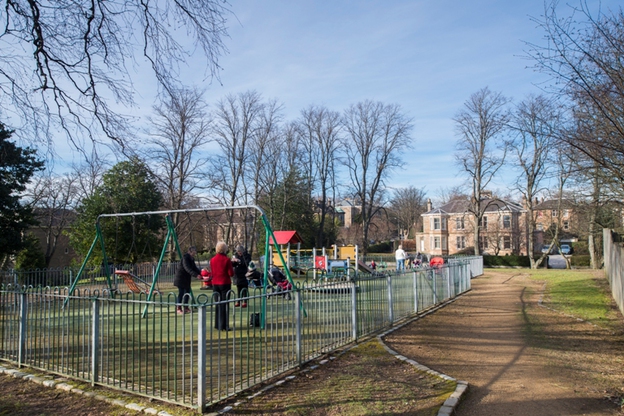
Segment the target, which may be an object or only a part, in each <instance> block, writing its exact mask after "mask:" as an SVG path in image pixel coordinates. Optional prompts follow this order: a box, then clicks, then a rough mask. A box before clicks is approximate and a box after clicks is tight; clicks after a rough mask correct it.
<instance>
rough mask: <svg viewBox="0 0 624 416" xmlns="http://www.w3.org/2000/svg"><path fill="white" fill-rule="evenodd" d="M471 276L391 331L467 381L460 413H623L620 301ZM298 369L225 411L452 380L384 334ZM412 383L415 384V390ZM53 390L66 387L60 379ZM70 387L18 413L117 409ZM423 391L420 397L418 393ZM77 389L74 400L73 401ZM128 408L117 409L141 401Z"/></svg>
mask: <svg viewBox="0 0 624 416" xmlns="http://www.w3.org/2000/svg"><path fill="white" fill-rule="evenodd" d="M602 273H603V272H602V271H598V272H596V277H597V279H598V281H601V282H604V284H607V283H606V281H604V278H602ZM601 284H602V283H601ZM472 287H473V290H472V291H471V292H469V293H467V294H466V295H464V296H462V297H460V298H458V299H457V300H456V301H454V302H452V303H450V304H448V305H447V306H446V307H444V308H441V309H439V310H438V311H436V312H435V313H433V314H429V315H427V316H425V317H423V318H421V319H418V320H415V321H413V322H411V323H409V324H408V325H406V326H403V327H401V328H400V329H398V330H397V331H395V332H392V333H391V334H389V335H388V336H387V337H386V338H385V342H386V344H387V345H388V346H389V347H390V348H392V349H393V350H395V351H396V352H398V353H399V354H401V355H404V356H406V357H409V358H411V359H413V360H416V361H418V362H419V363H421V364H424V365H426V366H428V367H430V368H432V369H434V370H436V371H439V372H441V373H444V374H447V375H449V376H451V377H454V378H456V379H458V380H463V381H466V382H468V384H469V388H468V391H467V392H466V393H465V394H464V396H463V398H462V401H461V403H460V404H459V406H458V407H457V408H456V414H457V415H459V416H470V415H486V414H492V415H498V414H501V415H517V416H525V415H526V416H528V415H537V416H540V415H623V414H624V411H623V409H622V408H621V407H620V406H621V400H622V397H624V358H622V350H623V347H624V319H623V318H622V316H621V314H620V313H619V311H617V310H614V311H612V313H610V315H609V318H608V319H607V320H606V322H604V323H602V322H601V323H600V324H599V325H592V324H590V323H588V322H585V321H581V320H579V319H577V318H576V317H573V316H568V315H566V314H563V313H561V312H559V311H557V310H553V309H550V308H548V306H549V302H548V298H547V297H546V298H544V299H542V297H543V285H542V283H541V282H538V281H535V280H531V279H529V278H528V277H527V276H526V274H523V271H522V270H517V271H511V270H506V271H500V272H499V271H491V270H487V271H486V273H485V274H484V275H483V276H481V277H478V278H476V279H473V281H472ZM542 300H543V303H542V302H541V301H542ZM295 375H296V377H295V379H293V380H291V381H287V382H285V383H283V384H281V385H279V386H277V387H274V388H273V389H271V390H268V391H266V392H264V393H262V394H260V395H258V396H257V397H255V398H254V399H252V400H244V398H245V397H247V396H248V395H251V394H253V392H247V393H244V394H242V395H241V396H240V397H239V398H237V399H234V400H232V402H231V403H230V404H233V403H234V402H240V405H238V406H236V407H234V408H233V409H232V410H231V411H230V412H229V413H228V414H230V415H243V414H248V415H249V414H254V415H263V414H273V415H286V414H301V415H304V414H305V415H356V414H379V415H381V414H402V415H435V414H437V409H438V408H439V405H441V402H443V401H444V398H445V395H447V394H448V392H449V387H448V386H447V385H446V384H445V383H444V382H442V381H440V380H439V379H438V380H434V379H432V378H431V377H429V376H428V375H427V374H424V373H420V374H419V372H417V371H414V370H413V369H412V368H410V367H409V366H408V365H407V364H405V363H404V362H402V361H401V362H399V360H396V358H394V357H393V356H391V355H390V354H387V353H386V352H385V350H383V349H381V348H378V347H377V346H376V340H371V341H368V342H366V343H363V344H361V345H360V346H358V347H357V348H354V349H352V350H350V351H347V352H346V353H345V354H343V355H341V356H338V358H337V359H336V360H333V361H330V362H328V363H327V364H324V365H320V366H319V367H318V368H316V369H314V370H312V371H309V372H306V373H296V374H295ZM354 379H355V380H357V383H354ZM25 384H26V385H28V384H30V385H32V387H33V388H34V389H35V391H37V392H38V393H39V395H41V393H42V390H45V388H44V387H42V386H39V385H35V384H34V383H30V382H22V381H15V380H14V379H10V378H9V377H6V376H2V377H0V386H1V388H2V389H3V391H4V393H5V394H4V397H5V399H7V398H10V397H16V396H19V397H21V398H22V402H23V406H26V407H27V406H28V405H29V404H30V401H29V400H28V399H27V397H26V393H25V391H24V389H25ZM405 388H409V389H411V393H410V396H409V398H408V396H406V393H405V391H404V389H405ZM50 393H51V394H53V395H58V394H60V393H59V392H58V391H57V390H53V389H52V390H51V392H50ZM63 393H64V392H63ZM67 395H68V396H66V395H65V393H64V394H63V396H62V398H61V397H59V398H57V399H56V400H57V401H60V402H62V407H61V409H62V410H60V411H59V412H58V413H55V412H54V411H53V409H52V406H51V403H50V402H47V403H45V404H43V403H42V404H41V406H40V407H39V408H31V409H29V412H28V413H11V414H41V413H42V412H44V411H45V414H47V415H57V414H58V415H61V414H63V415H64V414H68V413H72V414H74V415H98V414H111V413H108V412H110V408H109V407H107V408H106V409H100V408H99V406H100V405H101V406H108V405H107V404H106V403H94V402H93V401H90V400H85V399H84V398H83V397H81V396H72V395H71V394H69V393H67ZM416 397H422V400H412V399H415V398H416ZM74 400H75V402H76V403H75V404H74V403H70V401H71V402H73V401H74ZM81 405H82V409H81V408H80V406H81ZM226 405H227V404H220V405H219V406H218V408H215V409H214V410H220V409H223V408H224V407H225V406H226ZM70 406H71V407H70ZM0 410H2V408H1V407H0ZM119 410H120V413H112V414H123V415H125V414H133V413H134V412H127V411H124V410H123V409H119ZM364 410H366V411H364ZM185 411H188V409H186V410H185ZM0 413H2V412H0ZM172 414H176V413H172ZM180 414H182V409H181V413H180ZM184 414H188V413H184Z"/></svg>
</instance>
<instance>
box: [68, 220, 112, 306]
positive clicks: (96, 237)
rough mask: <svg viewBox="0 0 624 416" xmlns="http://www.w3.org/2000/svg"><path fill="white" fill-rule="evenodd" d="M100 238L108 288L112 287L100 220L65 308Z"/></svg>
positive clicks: (70, 290) (70, 289)
mask: <svg viewBox="0 0 624 416" xmlns="http://www.w3.org/2000/svg"><path fill="white" fill-rule="evenodd" d="M98 240H99V241H100V245H101V247H102V255H103V260H102V261H103V262H104V264H105V265H106V279H107V283H108V288H109V289H111V287H110V271H109V270H108V260H107V257H106V252H105V251H104V239H103V237H102V230H101V229H100V222H99V221H96V223H95V238H94V239H93V242H92V243H91V247H90V248H89V251H88V252H87V256H86V257H85V259H84V261H83V262H82V265H81V266H80V270H79V271H78V274H77V275H76V278H75V279H74V281H73V282H72V284H71V286H70V288H69V293H68V295H67V297H66V298H65V301H63V308H64V307H65V306H67V302H69V297H70V296H71V295H73V294H74V290H75V289H76V285H77V284H78V281H79V280H80V278H81V277H82V274H83V273H84V269H85V267H87V262H88V261H89V259H90V258H91V255H92V254H93V250H94V249H95V245H96V244H97V242H98Z"/></svg>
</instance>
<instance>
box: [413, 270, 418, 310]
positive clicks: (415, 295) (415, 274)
mask: <svg viewBox="0 0 624 416" xmlns="http://www.w3.org/2000/svg"><path fill="white" fill-rule="evenodd" d="M412 274H413V276H414V280H413V283H414V312H416V313H418V273H416V272H413V273H412Z"/></svg>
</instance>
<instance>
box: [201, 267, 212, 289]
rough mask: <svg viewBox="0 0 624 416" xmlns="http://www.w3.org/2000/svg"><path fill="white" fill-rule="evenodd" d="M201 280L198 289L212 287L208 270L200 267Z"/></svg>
mask: <svg viewBox="0 0 624 416" xmlns="http://www.w3.org/2000/svg"><path fill="white" fill-rule="evenodd" d="M201 280H202V287H200V288H199V290H208V289H212V276H211V274H210V272H209V271H208V270H206V269H202V271H201Z"/></svg>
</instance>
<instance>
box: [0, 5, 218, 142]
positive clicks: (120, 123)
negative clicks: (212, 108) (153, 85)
mask: <svg viewBox="0 0 624 416" xmlns="http://www.w3.org/2000/svg"><path fill="white" fill-rule="evenodd" d="M4 3H5V4H4V7H3V10H4V13H2V14H1V15H0V19H1V26H2V28H3V30H2V31H0V45H1V46H0V50H1V51H2V52H0V54H1V55H0V92H1V93H0V106H1V107H2V108H3V109H5V111H7V112H9V113H10V114H11V115H12V118H13V119H14V120H21V121H22V122H23V126H20V127H19V128H18V129H17V130H18V131H21V132H23V136H24V137H25V138H27V139H28V138H32V137H39V138H41V139H42V140H43V143H50V142H52V140H51V139H52V135H53V134H54V132H55V131H56V130H58V129H62V130H63V131H64V132H65V133H66V136H67V137H68V138H69V139H70V140H71V142H72V143H73V145H74V146H75V147H76V148H79V149H82V148H83V145H84V143H83V140H84V139H86V140H92V141H96V140H99V137H100V136H101V135H102V134H103V135H105V137H108V138H109V139H110V140H112V143H115V144H116V145H120V146H121V147H122V148H124V146H125V145H126V141H125V137H128V135H127V134H126V133H125V132H126V130H127V128H128V124H127V120H126V117H125V116H123V115H122V114H121V111H123V110H119V107H117V106H119V105H121V106H126V107H129V106H131V105H132V104H133V100H134V98H133V94H134V91H135V87H134V84H133V77H132V75H133V72H132V71H130V70H129V69H130V68H132V67H135V66H136V65H137V64H139V65H140V64H143V65H149V66H150V67H151V70H152V75H153V76H154V77H155V79H156V80H157V82H158V85H160V86H161V87H162V88H164V90H170V89H172V88H174V87H175V86H176V85H177V84H178V80H179V79H180V77H179V69H180V67H181V65H183V64H185V63H187V62H189V61H190V59H191V58H192V59H193V61H195V60H197V59H201V58H202V57H203V59H204V61H205V65H204V68H206V76H208V77H213V76H218V70H219V66H218V59H219V57H220V56H221V55H222V54H223V53H224V52H226V48H225V46H224V44H223V38H224V37H225V36H227V31H226V26H225V23H226V20H225V18H226V16H227V15H228V14H229V10H227V9H226V3H225V2H222V1H219V0H177V1H175V2H161V1H157V2H154V1H142V2H133V1H131V2H128V1H120V0H112V1H111V0H106V1H105V0H93V1H69V0H58V1H55V2H46V1H40V0H29V1H24V0H10V1H6V2H4ZM190 51H198V52H197V53H191V52H190ZM198 56H199V58H198ZM140 59H141V60H142V62H139V60H140ZM145 75H146V74H145V72H141V73H140V75H139V76H140V77H141V78H143V79H144V78H145ZM14 124H15V123H14ZM107 143H111V142H110V141H108V142H107Z"/></svg>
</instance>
